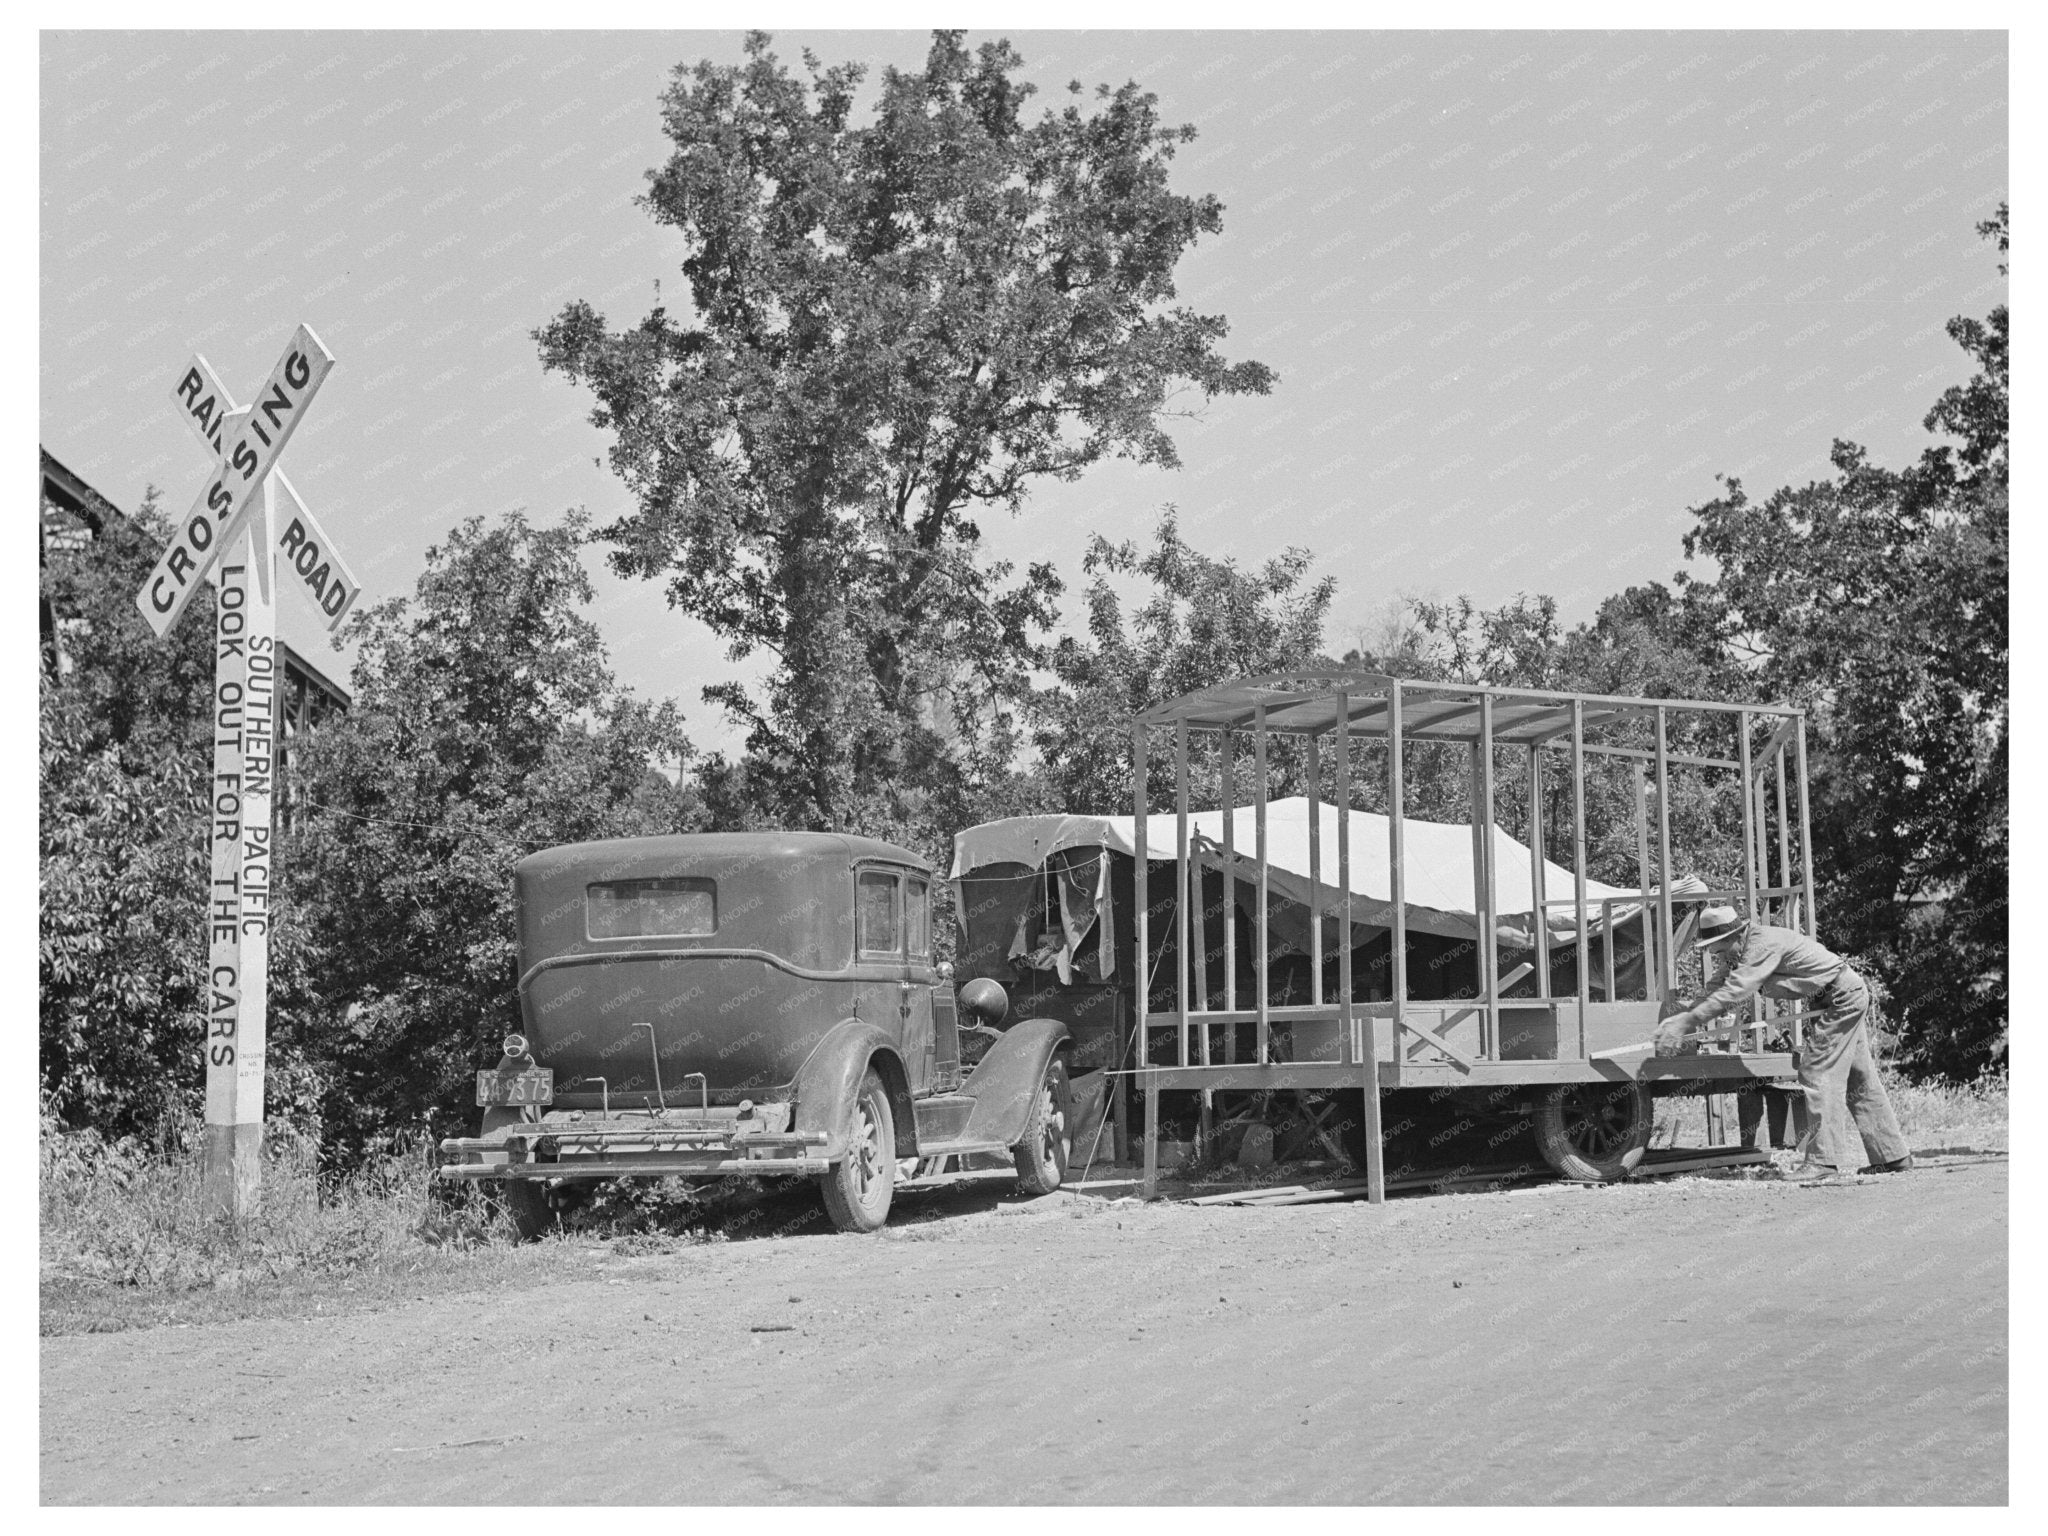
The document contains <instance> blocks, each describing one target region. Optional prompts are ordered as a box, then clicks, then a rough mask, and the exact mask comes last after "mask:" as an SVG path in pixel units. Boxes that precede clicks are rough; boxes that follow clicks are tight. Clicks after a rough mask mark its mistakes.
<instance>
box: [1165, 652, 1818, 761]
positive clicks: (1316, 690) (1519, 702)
mask: <svg viewBox="0 0 2048 1536" xmlns="http://www.w3.org/2000/svg"><path fill="white" fill-rule="evenodd" d="M1397 688H1398V689H1399V690H1400V693H1401V718H1400V726H1401V734H1402V735H1403V736H1404V737H1406V738H1407V739H1409V740H1419V741H1462V742H1475V741H1477V740H1478V739H1479V726H1480V719H1479V717H1480V710H1481V707H1482V701H1484V700H1487V699H1491V700H1492V709H1493V733H1492V734H1493V739H1494V741H1495V742H1497V743H1499V744H1501V745H1509V744H1515V745H1521V746H1535V745H1540V744H1542V743H1544V742H1549V741H1555V740H1558V739H1560V738H1563V737H1568V736H1569V735H1570V733H1571V728H1572V706H1573V705H1574V704H1575V703H1576V704H1577V705H1579V706H1580V708H1581V710H1582V714H1583V721H1584V725H1585V727H1586V728H1588V729H1591V728H1592V727H1595V726H1600V725H1606V724H1610V723H1612V722H1614V721H1618V720H1626V719H1631V718H1641V717H1644V716H1648V715H1651V714H1654V713H1655V712H1656V710H1657V709H1659V708H1660V707H1661V708H1663V709H1666V710H1705V711H1708V712H1711V713H1716V714H1734V713H1739V712H1741V711H1743V710H1747V711H1749V712H1750V713H1751V714H1755V715H1767V716H1780V717H1784V718H1788V719H1789V718H1794V717H1796V716H1797V715H1798V714H1799V713H1800V712H1799V711H1798V710H1796V709H1791V708H1788V707H1786V706H1784V705H1779V704H1726V703H1718V702H1714V701H1710V700H1703V699H1631V698H1617V697H1613V696H1610V695H1605V694H1594V693H1557V692H1552V691H1548V690H1545V689H1535V688H1496V687H1492V686H1490V685H1485V684H1478V683H1444V682H1427V681H1422V680H1419V679H1408V678H1395V677H1386V676H1383V675H1382V674H1380V673H1377V672H1345V671H1331V672H1270V673H1265V674H1262V675H1260V676H1257V677H1240V678H1233V679H1232V680H1231V681H1229V682H1224V683H1216V684H1213V685H1211V686H1210V687H1207V688H1198V689H1196V690H1195V691H1194V692H1193V693H1189V694H1183V695H1182V696H1181V697H1180V698H1177V699H1173V700H1170V701H1168V702H1167V703H1164V704H1158V705H1155V706H1153V707H1152V708H1151V709H1149V710H1147V711H1145V713H1143V714H1142V715H1140V716H1138V723H1139V724H1141V725H1146V726H1171V725H1178V724H1180V723H1181V722H1183V721H1185V722H1186V724H1187V726H1188V728H1189V729H1190V730H1206V731H1221V730H1244V729H1248V728H1249V727H1251V726H1252V725H1254V724H1255V723H1256V722H1257V720H1258V717H1259V711H1260V709H1261V708H1262V707H1263V709H1264V710H1265V720H1266V729H1267V730H1268V731H1269V732H1272V733H1274V734H1278V735H1316V736H1320V735H1323V734H1324V733H1326V732H1328V731H1332V730H1335V729H1336V727H1337V722H1338V720H1339V719H1340V718H1342V719H1344V720H1346V721H1347V722H1348V729H1349V730H1350V731H1351V733H1352V734H1354V735H1359V736H1377V737H1385V736H1387V735H1388V734H1389V729H1388V728H1389V725H1390V723H1391V715H1392V709H1393V698H1394V692H1395V690H1396V689H1397Z"/></svg>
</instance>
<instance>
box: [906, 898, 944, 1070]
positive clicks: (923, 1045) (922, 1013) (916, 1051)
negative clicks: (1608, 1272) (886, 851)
mask: <svg viewBox="0 0 2048 1536" xmlns="http://www.w3.org/2000/svg"><path fill="white" fill-rule="evenodd" d="M903 944H904V972H903V1063H904V1065H905V1066H906V1067H907V1068H908V1069H909V1071H910V1091H911V1092H912V1093H917V1094H924V1093H931V1092H933V1091H934V1085H935V1079H936V1078H937V1075H938V1068H939V1063H938V1060H937V1056H936V1045H937V1042H936V1038H935V1036H934V1034H933V1031H932V988H933V987H934V986H935V985H936V984H937V982H938V979H939V974H938V971H937V969H936V968H935V967H934V965H933V962H932V886H931V881H930V880H928V879H927V878H925V876H924V875H923V874H921V873H917V872H910V873H906V874H905V876H904V878H903Z"/></svg>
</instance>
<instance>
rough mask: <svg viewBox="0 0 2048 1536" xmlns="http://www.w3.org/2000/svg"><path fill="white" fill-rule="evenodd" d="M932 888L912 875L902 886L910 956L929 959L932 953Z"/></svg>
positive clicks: (904, 924) (904, 920)
mask: <svg viewBox="0 0 2048 1536" xmlns="http://www.w3.org/2000/svg"><path fill="white" fill-rule="evenodd" d="M931 892H932V888H931V885H930V883H929V882H928V881H924V880H920V879H918V878H917V877H916V876H915V875H913V876H912V877H911V878H910V879H909V880H907V881H906V882H904V886H903V926H904V927H905V928H906V929H907V930H908V931H909V937H910V958H911V959H913V960H929V959H930V958H931V953H932V899H931Z"/></svg>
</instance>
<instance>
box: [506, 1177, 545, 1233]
mask: <svg viewBox="0 0 2048 1536" xmlns="http://www.w3.org/2000/svg"><path fill="white" fill-rule="evenodd" d="M502 1203H503V1205H504V1207H505V1214H506V1216H508V1217H509V1218H510V1219H511V1222H512V1230H513V1231H514V1232H516V1233H517V1234H518V1235H519V1241H520V1242H522V1243H530V1242H534V1241H536V1240H537V1239H539V1238H543V1237H546V1236H547V1235H548V1234H549V1233H550V1232H552V1231H554V1230H555V1212H554V1208H553V1207H552V1206H550V1205H549V1204H548V1190H547V1185H545V1184H543V1183H542V1182H541V1181H540V1180H538V1179H507V1180H506V1181H505V1196H504V1200H503V1202H502Z"/></svg>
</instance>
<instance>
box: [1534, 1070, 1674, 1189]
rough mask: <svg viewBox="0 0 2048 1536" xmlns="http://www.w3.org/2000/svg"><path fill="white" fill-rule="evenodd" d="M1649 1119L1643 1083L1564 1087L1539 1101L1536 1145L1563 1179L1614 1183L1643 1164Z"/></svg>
mask: <svg viewBox="0 0 2048 1536" xmlns="http://www.w3.org/2000/svg"><path fill="white" fill-rule="evenodd" d="M1651 1117H1652V1111H1651V1100H1650V1095H1649V1093H1648V1092H1647V1091H1645V1089H1644V1088H1643V1085H1642V1084H1641V1083H1633V1082H1630V1083H1561V1084H1559V1085H1558V1086H1557V1087H1555V1088H1552V1089H1551V1090H1549V1092H1547V1093H1545V1094H1544V1095H1543V1097H1542V1098H1541V1099H1540V1100H1538V1101H1537V1104H1536V1145H1537V1146H1538V1147H1539V1148H1540V1149H1541V1150H1542V1152H1543V1160H1544V1161H1545V1162H1547V1163H1548V1164H1550V1166H1551V1167H1552V1168H1554V1169H1556V1170H1557V1172H1558V1173H1559V1174H1560V1175H1561V1176H1563V1177H1564V1178H1567V1179H1571V1180H1573V1181H1575V1182H1577V1183H1580V1184H1611V1183H1613V1182H1614V1181H1615V1180H1617V1179H1625V1178H1627V1177H1628V1175H1629V1174H1630V1173H1631V1172H1632V1171H1633V1170H1634V1168H1635V1166H1636V1164H1637V1163H1639V1162H1641V1161H1642V1160H1643V1151H1644V1149H1645V1148H1647V1147H1648V1146H1649V1145H1650V1126H1651Z"/></svg>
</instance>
